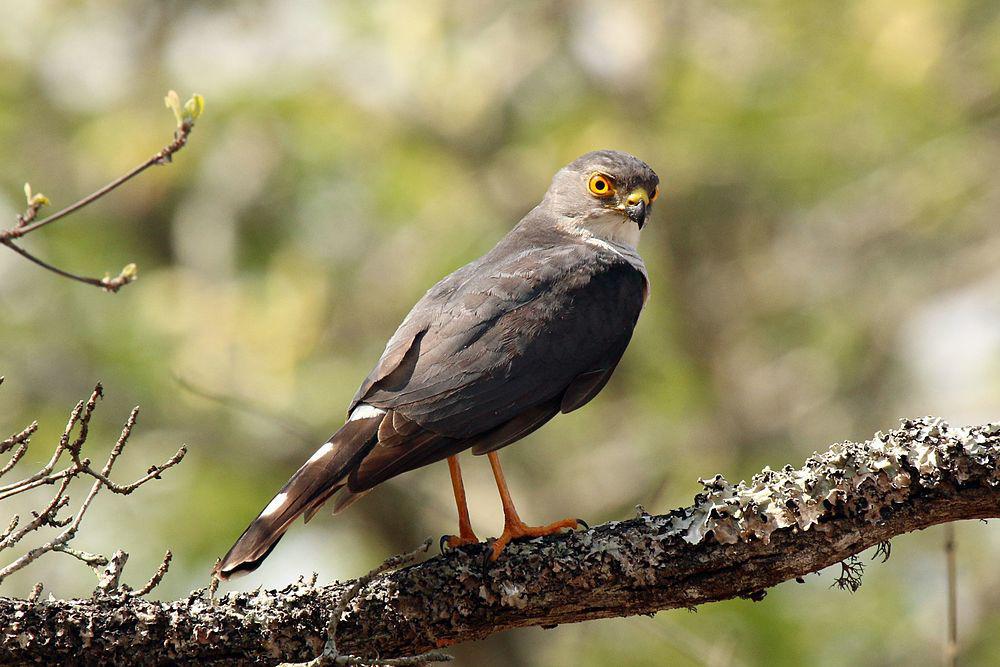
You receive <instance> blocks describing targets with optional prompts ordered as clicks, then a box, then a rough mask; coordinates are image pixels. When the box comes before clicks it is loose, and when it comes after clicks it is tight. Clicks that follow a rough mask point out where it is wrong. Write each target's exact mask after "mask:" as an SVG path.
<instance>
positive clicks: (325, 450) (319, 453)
mask: <svg viewBox="0 0 1000 667" xmlns="http://www.w3.org/2000/svg"><path fill="white" fill-rule="evenodd" d="M332 451H333V443H332V442H328V443H326V444H325V445H323V446H322V447H320V448H319V449H317V450H316V453H315V454H313V455H312V456H310V457H309V460H308V461H307V463H315V462H316V461H319V460H320V459H321V458H323V457H324V456H326V455H327V454H329V453H330V452H332Z"/></svg>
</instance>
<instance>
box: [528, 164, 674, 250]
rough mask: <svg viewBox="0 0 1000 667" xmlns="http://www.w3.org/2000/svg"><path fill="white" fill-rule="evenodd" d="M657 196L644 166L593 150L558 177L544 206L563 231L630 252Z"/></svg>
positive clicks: (656, 182)
mask: <svg viewBox="0 0 1000 667" xmlns="http://www.w3.org/2000/svg"><path fill="white" fill-rule="evenodd" d="M659 194H660V179H659V177H658V176H657V175H656V172H654V171H653V170H652V169H651V168H650V166H649V165H648V164H646V163H645V162H643V161H642V160H640V159H639V158H637V157H635V156H633V155H629V154H628V153H622V152H620V151H610V150H603V151H593V152H591V153H587V154H586V155H583V156H581V157H579V158H577V159H576V160H574V161H573V162H570V163H569V164H568V165H566V166H565V167H563V168H562V169H560V170H559V171H558V172H556V175H555V177H553V179H552V185H551V186H549V190H548V192H546V193H545V199H544V200H543V204H545V205H547V206H549V207H550V210H551V211H552V213H554V214H555V215H556V216H557V219H558V222H557V223H556V224H558V225H559V226H560V227H562V228H563V229H566V230H567V231H570V232H573V233H576V234H583V235H589V236H595V237H597V238H599V239H602V240H604V241H611V242H614V243H618V244H620V245H625V246H628V247H631V248H635V246H636V245H637V244H638V242H639V231H640V230H641V229H642V228H643V226H644V225H645V224H646V221H647V220H648V219H649V212H650V209H651V207H652V205H653V202H654V201H655V200H656V198H657V196H658V195H659Z"/></svg>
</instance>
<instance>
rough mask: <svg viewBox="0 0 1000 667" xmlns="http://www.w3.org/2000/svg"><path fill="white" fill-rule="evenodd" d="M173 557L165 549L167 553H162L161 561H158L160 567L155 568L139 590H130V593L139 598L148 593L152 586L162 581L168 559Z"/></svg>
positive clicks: (168, 562)
mask: <svg viewBox="0 0 1000 667" xmlns="http://www.w3.org/2000/svg"><path fill="white" fill-rule="evenodd" d="M173 557H174V555H173V554H172V553H171V552H170V550H169V549H167V553H165V554H163V562H162V563H160V567H158V568H156V572H154V573H153V576H152V577H150V578H149V581H147V582H146V584H145V585H144V586H143V587H142V588H140V589H139V590H137V591H132V592H131V593H130V595H131V596H132V597H136V598H140V597H142V596H143V595H148V594H149V593H150V592H151V591H152V590H153V589H154V588H156V587H157V586H159V585H160V582H161V581H163V577H164V576H165V575H166V574H167V570H168V569H170V561H171V559H173Z"/></svg>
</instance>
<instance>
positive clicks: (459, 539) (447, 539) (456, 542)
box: [440, 531, 479, 553]
mask: <svg viewBox="0 0 1000 667" xmlns="http://www.w3.org/2000/svg"><path fill="white" fill-rule="evenodd" d="M467 544H479V538H478V537H476V534H475V533H473V532H471V531H470V532H468V533H465V532H463V533H462V534H461V535H442V536H441V542H440V548H441V553H444V552H445V551H447V550H449V549H455V548H458V547H464V546H465V545H467Z"/></svg>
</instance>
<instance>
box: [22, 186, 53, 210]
mask: <svg viewBox="0 0 1000 667" xmlns="http://www.w3.org/2000/svg"><path fill="white" fill-rule="evenodd" d="M24 197H25V199H27V200H28V206H29V207H30V208H41V207H42V206H48V205H49V204H50V203H51V202H50V201H49V198H48V197H46V196H45V195H43V194H42V193H41V192H38V193H32V192H31V184H30V183H25V184H24Z"/></svg>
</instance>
